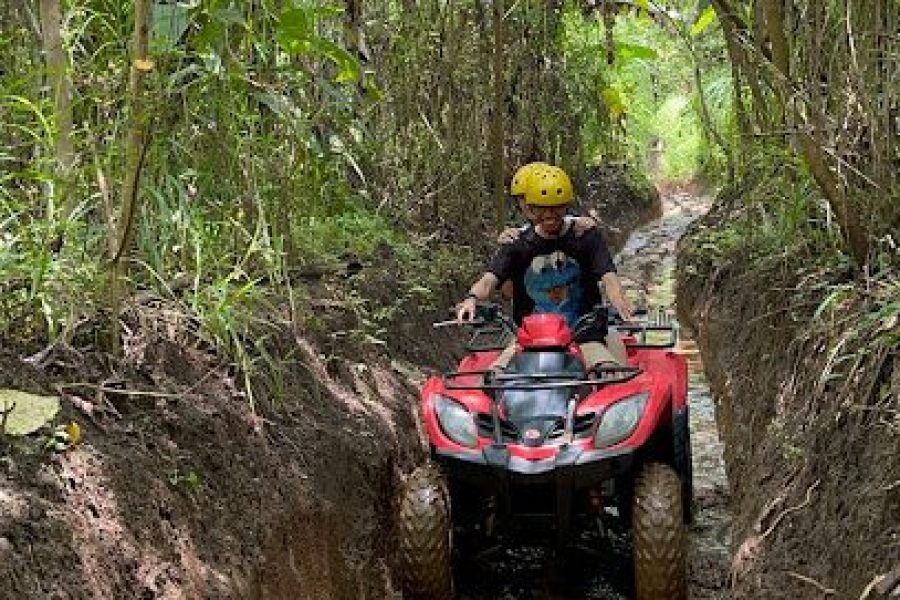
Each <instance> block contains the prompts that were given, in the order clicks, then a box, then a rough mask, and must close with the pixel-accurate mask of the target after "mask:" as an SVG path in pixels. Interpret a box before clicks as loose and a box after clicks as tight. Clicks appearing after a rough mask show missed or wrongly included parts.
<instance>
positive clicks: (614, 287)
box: [600, 271, 633, 321]
mask: <svg viewBox="0 0 900 600" xmlns="http://www.w3.org/2000/svg"><path fill="white" fill-rule="evenodd" d="M600 284H601V285H602V286H603V289H604V291H605V292H606V297H607V298H608V299H609V303H610V304H612V305H613V306H614V307H616V310H617V311H619V316H621V317H622V319H624V320H625V321H630V320H631V319H632V317H633V315H632V314H631V304H630V303H629V302H628V300H627V299H626V298H625V291H624V290H623V289H622V282H621V281H619V276H618V275H616V274H615V272H614V271H610V272H608V273H606V274H604V275H603V277H602V278H601V279H600Z"/></svg>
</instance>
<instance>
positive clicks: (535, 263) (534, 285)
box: [525, 251, 583, 327]
mask: <svg viewBox="0 0 900 600" xmlns="http://www.w3.org/2000/svg"><path fill="white" fill-rule="evenodd" d="M525 290H526V291H527V292H528V296H529V297H531V299H532V300H533V301H534V312H535V313H555V314H561V315H563V316H565V318H566V322H567V323H568V324H569V326H570V327H571V326H572V325H573V324H574V323H575V321H577V320H578V317H579V316H580V315H581V302H582V291H583V290H582V289H581V268H580V267H579V266H578V263H577V262H576V261H575V260H574V259H572V258H570V257H569V256H567V255H566V254H565V253H564V252H560V251H556V252H554V253H553V254H547V255H543V256H537V257H535V258H534V260H532V261H531V265H530V266H529V267H528V270H527V271H526V272H525Z"/></svg>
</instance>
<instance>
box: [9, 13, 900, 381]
mask: <svg viewBox="0 0 900 600" xmlns="http://www.w3.org/2000/svg"><path fill="white" fill-rule="evenodd" d="M898 20H900V5H898V4H897V2H896V0H875V1H872V2H851V1H850V0H824V1H821V0H752V1H749V2H738V1H737V0H711V1H710V0H671V1H661V0H660V1H651V0H630V1H629V0H622V1H618V0H582V1H578V2H576V1H563V0H552V1H549V2H545V1H541V2H537V1H531V0H524V1H523V0H490V1H488V0H475V1H473V0H433V1H429V2H424V1H423V2H416V1H414V0H385V1H380V2H373V1H371V0H369V1H366V0H346V1H345V2H340V1H338V0H335V1H332V2H319V1H314V0H248V1H240V2H238V1H235V0H190V1H175V0H168V1H164V0H134V1H129V2H122V1H120V0H23V1H20V2H5V3H3V5H2V7H0V139H2V142H3V143H2V144H0V331H3V332H4V337H5V338H6V340H7V343H12V344H17V345H18V344H21V345H24V346H26V347H34V348H41V347H43V346H44V345H47V344H52V343H55V342H57V341H59V340H63V341H64V340H66V339H67V337H68V336H71V335H72V333H73V331H74V330H75V329H77V328H78V327H79V326H80V325H82V324H84V323H85V322H101V323H103V324H104V326H103V328H104V329H105V330H106V331H107V335H105V336H104V337H103V338H102V339H105V340H107V341H106V344H107V345H108V347H109V348H110V349H115V348H116V347H117V346H118V345H119V343H120V339H121V330H120V319H119V315H120V314H121V311H122V309H123V305H127V304H128V303H129V302H130V301H132V300H133V299H134V298H135V297H136V295H140V294H146V293H152V294H154V295H157V296H159V297H162V298H167V299H172V300H175V301H177V303H178V306H179V307H180V308H181V309H182V310H183V311H184V312H185V314H188V315H190V316H191V318H192V319H196V321H197V323H198V324H199V329H200V331H201V332H202V335H203V336H205V337H206V338H208V339H209V340H210V341H211V342H212V343H214V344H217V345H219V346H221V347H222V348H224V349H226V350H228V351H230V352H231V353H233V355H235V357H236V358H237V359H238V360H239V361H241V364H242V365H243V366H247V365H248V364H249V362H248V360H249V359H248V358H247V356H248V355H249V354H252V348H251V349H249V350H248V349H247V348H245V343H246V336H245V335H244V334H245V332H246V331H247V329H248V328H249V327H251V326H252V324H253V323H254V322H256V321H258V320H259V319H264V316H263V315H264V313H265V308H264V307H265V306H267V305H268V304H269V303H273V302H276V301H277V300H278V299H284V298H293V297H294V294H295V292H296V291H297V290H296V287H297V281H298V277H300V276H302V274H303V273H304V272H306V271H307V270H309V269H314V268H318V267H319V266H321V265H323V264H325V265H328V264H332V263H334V262H335V261H341V260H345V259H346V257H348V256H352V257H366V256H368V255H370V254H372V253H373V252H375V251H376V249H377V248H379V247H380V246H382V245H388V246H390V247H391V248H394V249H395V251H396V252H397V253H398V254H399V255H400V256H401V257H402V258H403V260H406V261H410V262H411V263H413V264H421V262H422V261H424V260H425V258H424V257H426V256H428V257H430V258H429V260H438V259H436V258H434V257H435V256H439V255H440V254H441V253H442V252H443V253H454V252H457V253H458V252H461V251H462V250H459V249H456V248H455V247H456V246H466V247H468V246H469V245H470V244H471V242H472V240H474V239H478V238H479V237H485V236H489V235H492V232H494V231H495V230H496V228H497V227H498V226H499V225H502V224H503V223H505V222H508V221H510V220H515V218H516V215H514V214H513V213H512V212H511V211H510V207H509V204H508V200H507V198H506V194H505V188H506V182H507V181H508V178H509V175H510V173H511V172H512V170H513V169H514V168H515V167H516V166H518V165H520V164H521V163H523V162H524V161H527V160H533V159H544V160H548V161H552V162H556V163H560V164H562V165H564V166H566V167H567V168H568V169H569V170H571V171H572V172H573V173H575V174H576V179H578V180H579V182H580V183H581V184H583V183H584V181H583V175H582V173H583V172H584V167H585V166H587V165H591V164H597V163H599V162H603V161H625V162H628V163H630V164H634V165H639V166H644V167H647V168H649V169H651V171H652V172H653V174H654V176H655V177H656V178H657V179H658V180H660V181H679V182H686V181H691V180H694V181H703V182H705V183H706V184H708V185H710V186H721V185H728V184H731V185H739V184H740V182H742V181H744V180H746V179H756V180H759V179H769V180H771V181H772V182H776V183H773V184H772V187H771V189H770V190H768V193H767V194H766V198H765V201H764V202H760V203H756V204H754V205H752V206H748V207H747V211H748V212H750V213H752V214H753V215H755V216H754V219H753V222H754V223H755V224H757V225H758V226H759V228H761V230H762V231H763V232H764V235H763V237H764V238H765V239H766V244H767V247H768V248H770V249H772V251H776V250H777V251H782V250H783V249H784V247H785V246H789V247H793V246H794V245H795V242H797V240H805V239H815V240H816V241H815V244H814V247H815V252H816V253H817V255H822V256H824V257H825V258H823V260H826V261H831V262H843V263H846V264H847V265H848V269H850V270H851V271H853V272H855V273H859V274H870V273H872V272H875V271H878V270H881V271H884V270H891V269H896V267H897V246H896V245H897V243H898V242H900V239H898V237H900V236H898V230H900V201H898V173H900V149H898V145H897V143H896V140H897V139H898V133H900V131H898V129H900V89H898V88H900V85H898V83H897V82H898V81H900V39H898V38H897V35H896V32H897V31H898V28H900V23H898ZM648 149H649V150H655V151H657V159H652V155H653V152H651V153H650V154H648ZM648 156H650V157H651V160H649V162H648ZM775 174H777V176H775ZM418 269H419V270H420V271H421V270H425V269H423V268H422V267H421V266H420V267H418ZM424 285H425V287H426V288H427V287H428V285H427V281H426V282H425V284H424ZM426 291H427V289H426ZM108 333H111V334H112V335H108Z"/></svg>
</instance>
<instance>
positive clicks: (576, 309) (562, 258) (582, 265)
mask: <svg viewBox="0 0 900 600" xmlns="http://www.w3.org/2000/svg"><path fill="white" fill-rule="evenodd" d="M573 198H574V192H573V189H572V183H571V180H570V179H569V177H568V175H566V173H565V172H564V171H563V170H562V169H560V168H559V167H552V166H551V167H545V168H542V169H541V170H539V171H536V172H535V173H534V174H533V176H532V177H531V178H530V179H529V180H528V181H526V183H525V193H524V203H525V206H526V209H527V211H528V212H527V214H529V215H530V216H531V217H532V218H533V219H534V220H533V223H534V227H533V228H528V229H527V230H525V231H523V232H520V234H519V236H518V237H517V239H515V240H514V241H512V242H511V243H508V244H504V245H502V246H501V247H500V248H499V250H498V251H497V253H496V254H495V255H494V257H493V259H492V260H491V262H490V265H489V267H488V269H487V271H486V272H485V273H484V274H483V275H482V276H481V278H479V279H478V281H476V282H475V283H474V284H473V285H472V287H471V288H470V290H469V294H468V296H467V297H466V298H465V299H464V300H463V301H462V302H460V303H459V305H458V306H457V318H458V319H459V320H460V321H469V320H471V319H472V318H474V315H475V307H476V302H477V301H478V300H487V299H488V298H490V297H491V294H492V293H493V292H494V291H495V290H496V289H497V287H498V285H500V284H502V283H504V282H506V281H511V282H512V285H513V319H514V320H515V321H516V322H517V323H519V322H521V320H522V317H524V316H526V315H528V314H531V313H548V312H549V313H556V314H561V315H563V316H564V317H565V318H566V321H567V323H568V324H569V326H572V325H574V323H575V322H576V321H577V320H578V319H579V318H580V317H581V316H583V315H584V314H586V313H587V312H589V311H590V310H591V309H592V307H594V306H595V305H597V304H600V302H601V294H600V292H601V288H602V289H603V291H604V292H605V293H606V297H607V299H608V300H609V303H610V304H612V305H613V307H615V308H616V310H617V311H618V312H619V314H620V315H621V316H622V318H623V319H626V320H627V319H630V318H631V306H630V305H629V303H628V301H627V300H626V299H625V295H624V292H623V290H622V285H621V283H620V281H619V278H618V276H617V275H616V269H615V265H614V264H613V261H612V257H611V256H610V253H609V249H608V248H607V246H606V243H605V242H604V241H603V237H602V235H601V234H600V232H599V231H598V230H597V229H591V230H589V231H587V232H584V233H583V235H581V236H578V235H576V233H575V231H574V227H573V223H572V220H571V219H570V220H568V221H567V219H566V212H567V209H568V207H569V206H570V205H571V203H572V200H573ZM604 341H605V343H603V342H601V341H599V340H597V341H586V342H584V343H582V344H581V350H582V353H583V354H584V357H585V361H586V363H587V364H588V366H589V367H590V366H594V365H596V364H598V363H601V362H617V363H620V364H624V363H625V352H624V345H622V343H621V340H620V339H618V336H617V335H616V334H614V333H610V334H609V335H607V337H606V339H605V340H604ZM607 346H609V348H608V347H607ZM610 349H612V350H614V351H613V352H610ZM514 352H515V344H512V345H511V346H510V347H508V348H507V349H506V350H504V352H503V353H501V355H500V357H499V358H498V359H497V361H495V363H494V365H493V366H494V367H496V368H503V367H505V366H506V365H507V363H508V362H509V359H510V358H512V356H513V354H514Z"/></svg>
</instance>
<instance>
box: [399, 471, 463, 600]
mask: <svg viewBox="0 0 900 600" xmlns="http://www.w3.org/2000/svg"><path fill="white" fill-rule="evenodd" d="M401 494H402V496H401V498H400V519H399V521H400V522H399V530H400V555H401V560H402V563H403V571H404V572H403V576H404V579H405V589H406V592H407V593H408V594H409V596H410V597H412V598H422V599H425V598H428V599H434V600H449V599H450V598H452V582H451V577H450V501H449V494H448V492H447V484H446V481H445V480H444V477H443V475H442V474H441V472H440V471H439V470H438V469H437V468H436V467H435V466H434V465H432V464H427V465H424V466H421V467H419V468H418V469H416V470H415V471H413V473H412V474H411V475H410V476H409V477H408V478H407V480H406V482H405V483H404V485H403V488H402V492H401Z"/></svg>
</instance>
